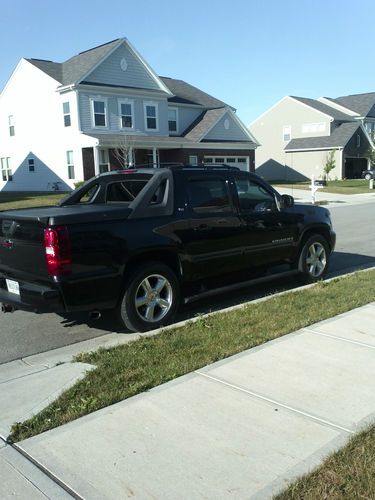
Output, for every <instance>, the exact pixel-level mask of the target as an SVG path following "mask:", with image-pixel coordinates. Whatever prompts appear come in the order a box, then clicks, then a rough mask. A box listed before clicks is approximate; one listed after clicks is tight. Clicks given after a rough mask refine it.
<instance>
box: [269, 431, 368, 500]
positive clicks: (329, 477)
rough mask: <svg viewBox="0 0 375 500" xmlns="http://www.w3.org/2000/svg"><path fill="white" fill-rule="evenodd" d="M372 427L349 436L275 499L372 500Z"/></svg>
mask: <svg viewBox="0 0 375 500" xmlns="http://www.w3.org/2000/svg"><path fill="white" fill-rule="evenodd" d="M374 457H375V425H372V426H371V427H369V428H368V429H366V430H364V431H362V432H361V433H359V434H357V435H355V436H354V437H352V438H351V439H350V441H349V443H348V444H347V445H346V446H344V447H343V448H341V449H340V450H339V451H337V452H335V453H333V454H332V455H330V456H329V457H328V458H327V459H326V460H324V461H323V462H322V464H321V465H320V466H319V467H318V468H317V469H315V470H314V471H313V472H312V473H310V474H306V475H304V476H302V477H301V478H300V479H298V480H297V481H295V482H294V483H292V484H291V485H290V486H289V487H288V488H286V489H285V490H284V491H283V492H281V493H280V494H279V495H276V496H275V497H274V500H300V499H301V498H303V499H304V500H316V499H318V498H319V499H322V500H323V499H329V500H342V499H350V498H352V499H355V498H358V499H359V498H362V499H368V500H370V499H373V498H375V460H374Z"/></svg>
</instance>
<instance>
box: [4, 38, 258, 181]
mask: <svg viewBox="0 0 375 500" xmlns="http://www.w3.org/2000/svg"><path fill="white" fill-rule="evenodd" d="M256 147H257V142H256V140H255V139H254V137H253V136H252V134H251V133H250V132H249V130H248V129H247V128H246V127H245V125H244V124H243V123H242V122H241V121H240V120H239V118H238V117H237V115H236V113H235V110H234V108H232V107H231V106H229V105H227V104H225V103H224V102H222V101H220V100H219V99H216V98H215V97H212V96H210V95H208V94H207V93H205V92H203V91H201V90H199V89H198V88H196V87H194V86H192V85H189V84H188V83H186V82H184V81H181V80H175V79H172V78H166V77H160V76H158V75H157V74H156V73H155V72H154V71H153V70H152V68H151V67H150V66H149V64H148V63H147V62H146V61H145V60H144V59H143V57H142V56H141V55H140V54H139V53H138V52H137V51H136V49H135V48H134V47H133V46H132V45H131V44H130V43H129V41H128V40H127V39H126V38H121V39H117V40H114V41H112V42H109V43H106V44H104V45H101V46H99V47H95V48H93V49H90V50H87V51H85V52H81V53H80V54H78V55H76V56H74V57H72V58H70V59H68V60H67V61H65V62H63V63H56V62H52V61H45V60H40V59H21V61H20V62H19V64H18V66H17V68H16V69H15V71H14V72H13V74H12V76H11V77H10V79H9V81H8V83H7V84H6V86H5V88H4V90H3V92H2V93H1V95H0V162H1V176H0V191H1V190H12V191H23V190H26V191H35V190H37V191H46V190H51V189H60V190H68V189H71V188H72V187H73V185H74V182H76V181H79V180H84V179H88V178H90V177H92V176H94V175H96V174H98V173H100V172H105V171H108V170H110V169H115V168H121V167H124V165H136V164H148V165H150V166H154V167H155V166H158V165H160V164H161V163H169V162H184V163H190V164H200V163H202V162H204V163H208V164H210V163H211V164H213V163H228V164H230V165H233V166H237V167H240V168H241V169H244V170H254V150H255V148H256Z"/></svg>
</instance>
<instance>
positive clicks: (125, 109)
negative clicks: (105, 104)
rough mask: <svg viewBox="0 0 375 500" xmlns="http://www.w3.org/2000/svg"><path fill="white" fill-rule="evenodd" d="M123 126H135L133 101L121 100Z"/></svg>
mask: <svg viewBox="0 0 375 500" xmlns="http://www.w3.org/2000/svg"><path fill="white" fill-rule="evenodd" d="M119 106H120V121H121V128H133V123H134V119H133V103H132V102H121V101H120V104H119Z"/></svg>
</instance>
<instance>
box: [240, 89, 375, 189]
mask: <svg viewBox="0 0 375 500" xmlns="http://www.w3.org/2000/svg"><path fill="white" fill-rule="evenodd" d="M374 129H375V93H370V94H358V95H352V96H344V97H338V98H336V99H330V98H327V97H320V98H319V99H307V98H304V97H295V96H286V97H284V98H283V99H281V100H280V101H279V102H278V103H277V104H275V105H274V106H273V107H271V108H270V109H269V110H268V111H266V112H265V113H264V114H263V115H261V116H260V117H259V118H257V119H256V120H255V121H254V122H253V123H252V124H251V125H250V126H249V130H250V131H251V133H253V134H254V135H255V137H256V138H257V140H258V141H259V143H260V146H259V147H258V148H257V151H256V158H255V160H256V173H257V174H259V175H261V176H263V177H265V178H266V179H272V180H306V179H310V178H311V176H312V175H314V176H315V178H319V177H320V178H321V177H323V175H324V174H323V168H324V166H325V164H326V162H327V156H328V154H329V153H330V151H334V159H335V165H336V166H335V168H334V170H332V171H331V172H330V174H329V175H330V178H332V179H334V178H337V179H345V178H348V179H349V178H358V177H361V172H362V170H365V169H366V168H367V167H368V159H367V156H368V151H369V148H371V147H372V146H373V145H372V140H371V135H372V132H373V131H374Z"/></svg>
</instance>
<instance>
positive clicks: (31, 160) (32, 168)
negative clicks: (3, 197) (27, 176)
mask: <svg viewBox="0 0 375 500" xmlns="http://www.w3.org/2000/svg"><path fill="white" fill-rule="evenodd" d="M28 163H29V172H35V160H34V158H29V160H28Z"/></svg>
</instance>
